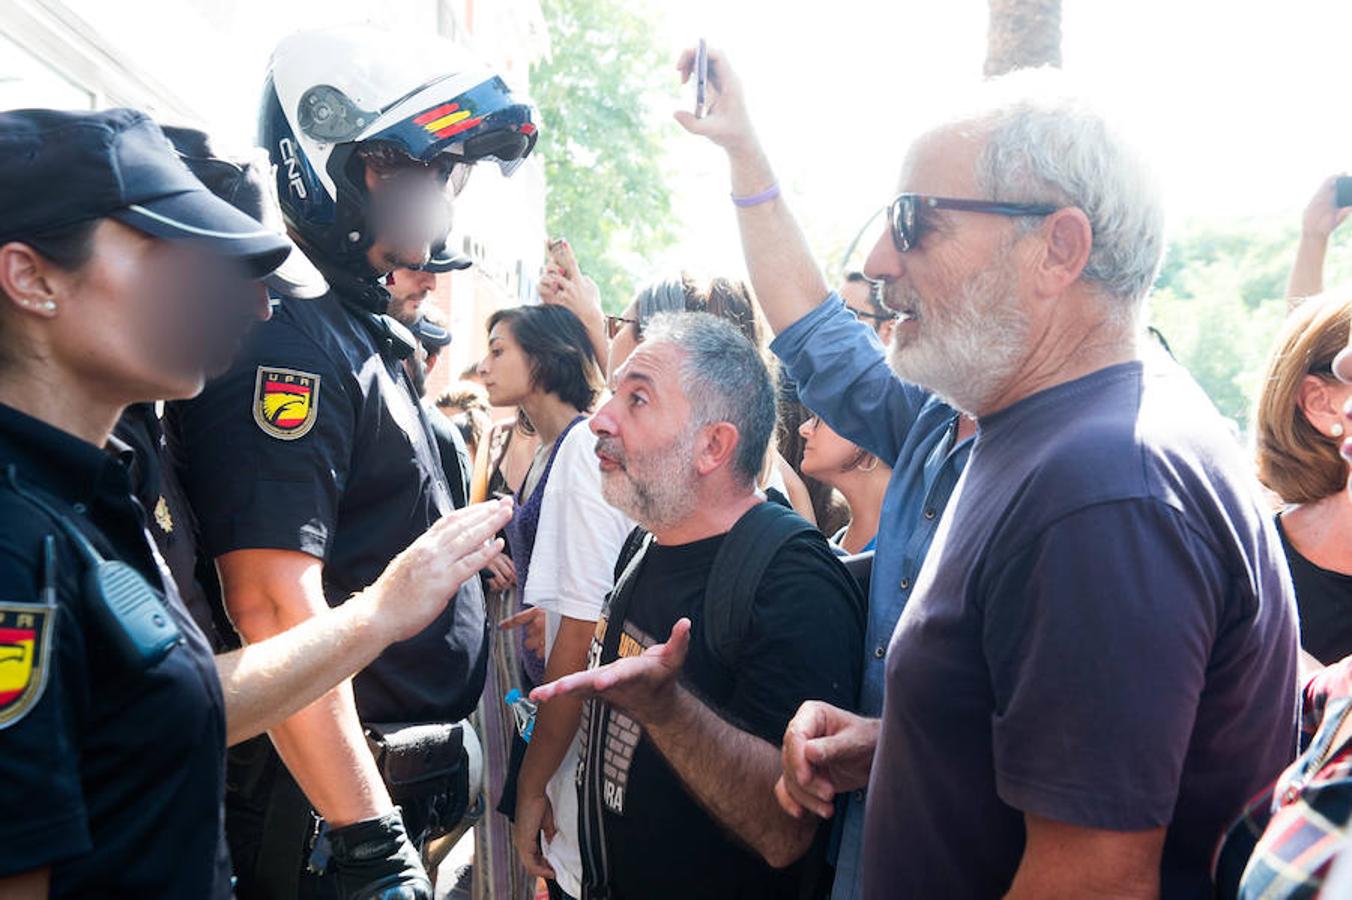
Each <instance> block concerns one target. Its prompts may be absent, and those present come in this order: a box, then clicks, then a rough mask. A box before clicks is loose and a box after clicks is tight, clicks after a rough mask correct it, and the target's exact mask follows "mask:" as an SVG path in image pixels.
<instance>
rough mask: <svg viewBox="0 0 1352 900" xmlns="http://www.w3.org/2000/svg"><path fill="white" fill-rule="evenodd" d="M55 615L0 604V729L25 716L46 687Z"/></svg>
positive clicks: (28, 606) (23, 605)
mask: <svg viewBox="0 0 1352 900" xmlns="http://www.w3.org/2000/svg"><path fill="white" fill-rule="evenodd" d="M55 612H56V611H55V610H54V609H52V608H51V607H47V606H33V605H32V604H28V603H0V728H8V727H9V726H10V725H13V724H14V723H15V722H17V721H19V720H20V719H22V718H23V717H24V716H26V715H27V714H28V712H29V710H31V709H32V708H33V707H34V706H35V705H36V704H37V702H38V700H39V699H40V698H41V697H42V689H43V688H44V687H46V686H47V664H48V659H49V657H50V656H51V649H52V635H51V630H52V628H53V627H54V626H55V624H56V617H55V616H54V613H55Z"/></svg>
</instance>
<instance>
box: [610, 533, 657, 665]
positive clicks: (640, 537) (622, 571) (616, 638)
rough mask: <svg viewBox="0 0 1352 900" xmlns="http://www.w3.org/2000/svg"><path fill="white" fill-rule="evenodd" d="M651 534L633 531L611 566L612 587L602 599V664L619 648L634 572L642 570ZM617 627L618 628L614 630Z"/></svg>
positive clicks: (632, 591)
mask: <svg viewBox="0 0 1352 900" xmlns="http://www.w3.org/2000/svg"><path fill="white" fill-rule="evenodd" d="M652 537H653V536H652V534H650V533H649V532H647V531H644V530H643V529H642V528H635V529H634V530H633V531H631V532H629V537H627V538H625V539H624V547H623V548H621V550H620V558H619V560H618V561H617V562H616V563H615V571H616V573H617V574H616V575H615V587H613V588H612V589H611V591H610V596H609V597H608V598H607V599H606V608H605V610H604V613H603V614H604V615H605V617H606V637H605V640H604V641H602V643H601V662H602V664H604V663H606V662H609V661H611V660H614V659H616V658H617V654H618V653H619V649H620V634H621V633H622V632H623V631H624V617H625V616H626V615H628V614H629V601H630V599H631V598H632V597H633V594H634V580H635V578H636V576H637V575H638V570H639V569H640V568H642V567H643V557H644V551H645V550H647V549H648V544H649V543H651V542H652ZM617 626H618V627H617Z"/></svg>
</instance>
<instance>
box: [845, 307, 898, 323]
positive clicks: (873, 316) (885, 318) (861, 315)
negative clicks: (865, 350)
mask: <svg viewBox="0 0 1352 900" xmlns="http://www.w3.org/2000/svg"><path fill="white" fill-rule="evenodd" d="M845 309H846V310H848V311H849V313H850V315H852V316H854V317H855V318H856V319H868V320H869V321H870V322H877V323H878V324H879V325H881V324H883V323H884V322H894V321H896V320H897V318H899V317H898V315H897V314H896V313H872V312H863V311H862V310H858V309H854V308H853V307H849V306H847V307H845Z"/></svg>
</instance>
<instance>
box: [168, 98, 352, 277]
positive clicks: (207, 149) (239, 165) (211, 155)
mask: <svg viewBox="0 0 1352 900" xmlns="http://www.w3.org/2000/svg"><path fill="white" fill-rule="evenodd" d="M163 130H164V136H165V137H167V138H169V142H170V143H172V144H173V145H174V149H175V150H176V151H178V155H179V158H180V159H182V160H183V162H184V163H185V164H186V165H187V167H188V171H190V172H192V173H193V174H194V175H196V176H197V180H198V181H201V182H202V184H204V185H206V186H207V189H208V190H209V191H211V192H212V193H213V194H215V195H216V196H217V197H220V198H221V199H222V200H224V201H226V202H227V203H229V204H230V205H231V206H233V207H235V209H238V210H239V211H240V212H242V213H245V214H247V215H248V216H250V217H251V218H254V219H257V220H258V221H259V222H262V223H263V224H264V225H266V226H268V227H269V228H271V229H272V230H273V231H275V232H276V233H277V234H279V235H283V236H285V234H286V224H285V223H284V222H283V221H282V208H281V206H279V205H278V203H277V194H276V190H277V189H276V181H275V180H274V179H273V177H272V163H271V162H270V161H269V160H268V155H267V152H266V151H264V150H258V151H257V154H256V158H254V159H240V160H234V159H226V158H224V157H222V156H220V155H219V154H218V153H216V151H215V150H214V149H212V146H211V138H210V136H208V135H207V133H206V132H204V131H198V130H197V129H195V128H180V127H175V126H172V125H166V126H163ZM287 243H288V244H290V246H291V255H290V256H288V257H287V258H286V260H285V261H283V263H282V264H281V265H280V266H278V267H277V270H276V271H275V272H273V273H272V274H271V275H269V276H268V277H267V278H265V279H263V282H264V284H266V285H267V286H268V287H269V288H271V289H272V290H273V292H274V293H277V294H280V295H281V296H283V297H291V298H294V299H297V300H313V299H314V298H316V297H322V296H323V295H324V294H326V293H328V290H329V285H328V282H327V281H325V280H324V276H323V275H321V274H320V273H319V270H318V269H316V268H315V267H314V264H313V263H311V262H310V261H309V260H308V259H306V258H305V254H304V253H302V252H301V250H300V248H299V247H297V246H296V245H295V244H293V243H291V241H290V239H289V238H288V240H287Z"/></svg>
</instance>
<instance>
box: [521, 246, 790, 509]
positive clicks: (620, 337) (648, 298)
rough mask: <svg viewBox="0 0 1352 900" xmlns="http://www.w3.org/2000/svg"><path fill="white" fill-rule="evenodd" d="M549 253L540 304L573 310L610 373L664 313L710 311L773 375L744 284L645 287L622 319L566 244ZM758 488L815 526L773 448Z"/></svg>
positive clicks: (684, 278)
mask: <svg viewBox="0 0 1352 900" xmlns="http://www.w3.org/2000/svg"><path fill="white" fill-rule="evenodd" d="M549 252H550V264H549V266H548V267H547V268H546V270H545V273H544V274H543V276H541V279H540V299H541V300H543V301H544V302H545V303H547V304H556V305H559V306H563V307H565V308H567V309H570V310H572V311H573V313H574V314H576V315H577V316H578V317H579V319H580V320H581V321H582V322H583V324H584V325H585V326H586V327H587V332H588V334H589V335H590V337H591V341H592V346H594V347H595V348H596V352H597V353H604V354H605V355H606V356H607V357H608V362H609V365H608V367H607V371H608V372H614V371H615V370H616V369H618V368H619V367H620V365H621V364H623V363H624V361H625V360H626V359H628V358H629V354H630V353H633V352H634V348H635V347H637V346H638V345H639V344H640V343H642V342H643V326H644V324H645V323H646V322H648V320H650V319H651V318H652V317H653V316H655V315H657V314H658V313H664V312H707V313H709V314H710V315H714V316H718V317H719V318H720V319H726V320H727V321H729V322H731V323H732V324H733V325H736V326H737V328H738V330H739V331H741V332H742V334H744V335H745V336H746V339H747V340H748V341H750V342H751V343H752V344H753V345H754V346H755V347H756V348H757V349H758V350H760V351H761V355H762V356H764V357H765V360H766V364H767V365H769V366H770V370H771V371H772V372H773V371H775V369H776V367H777V363H776V362H775V360H774V357H773V356H771V355H770V353H769V350H768V344H769V337H768V331H767V326H766V324H765V321H764V318H763V317H762V316H761V315H760V313H759V311H758V310H757V308H756V304H755V302H754V301H753V299H752V296H751V288H750V287H748V286H747V284H746V283H745V282H743V281H735V280H733V279H729V278H712V279H710V280H709V281H708V282H705V283H702V284H701V283H698V282H696V281H695V279H694V278H692V277H691V276H690V275H689V274H687V273H681V275H680V276H679V277H677V278H672V279H668V280H665V281H656V282H653V283H652V284H650V285H648V286H646V287H644V288H643V289H642V290H641V291H639V292H638V294H637V295H636V296H635V297H634V299H633V301H632V302H631V303H630V304H629V306H628V307H626V308H625V310H624V312H623V313H622V314H620V315H618V316H608V315H606V314H605V313H604V311H603V310H602V309H601V300H600V294H599V293H598V291H597V289H596V283H595V282H594V281H592V280H591V279H590V278H588V277H587V276H585V275H583V274H582V272H581V271H580V270H579V269H578V266H577V260H576V259H575V258H574V257H573V251H572V250H571V248H569V246H568V242H567V241H557V242H551V243H550V247H549ZM759 487H760V488H761V490H763V491H764V490H773V491H776V492H778V493H779V494H780V496H781V498H782V499H783V500H786V501H788V503H789V504H790V505H792V506H793V509H794V511H795V512H797V513H798V514H799V515H801V516H802V517H803V518H805V519H807V520H808V521H809V522H811V523H812V524H814V525H815V524H817V521H816V516H815V514H814V513H813V511H812V498H811V497H810V496H809V495H808V492H807V486H806V485H805V484H803V480H802V479H801V478H799V477H798V473H797V472H795V471H794V470H793V466H791V465H790V464H789V462H788V461H787V460H786V459H784V457H783V456H781V455H780V454H779V452H778V451H777V450H776V449H775V448H774V446H773V444H772V445H771V447H770V448H769V449H768V450H767V452H766V459H765V468H764V469H763V470H762V471H761V478H760V483H759Z"/></svg>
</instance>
